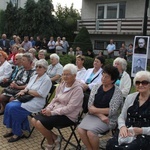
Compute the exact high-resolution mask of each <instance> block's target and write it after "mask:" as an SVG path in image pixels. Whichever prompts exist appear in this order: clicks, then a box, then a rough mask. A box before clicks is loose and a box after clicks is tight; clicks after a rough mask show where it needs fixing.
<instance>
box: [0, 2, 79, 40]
mask: <svg viewBox="0 0 150 150" xmlns="http://www.w3.org/2000/svg"><path fill="white" fill-rule="evenodd" d="M1 14H2V13H1ZM55 14H56V15H54V7H53V4H52V0H38V2H35V0H27V1H26V3H25V6H24V8H17V7H15V6H13V4H12V3H11V2H10V3H8V5H7V8H6V10H5V11H4V21H3V25H2V22H0V26H3V27H4V28H1V32H2V33H6V34H7V36H8V38H9V37H11V36H12V35H13V34H17V35H19V36H21V37H23V36H25V35H28V36H37V35H40V36H42V37H47V38H49V37H50V36H54V37H56V36H61V37H62V36H65V37H66V38H67V40H69V41H71V42H72V41H73V39H74V31H76V25H77V22H76V21H77V19H80V14H79V12H78V11H77V10H76V9H74V8H73V4H72V6H71V7H70V8H67V7H64V8H62V7H61V6H60V5H58V8H57V11H56V12H55ZM0 19H1V18H0ZM1 20H2V19H1Z"/></svg>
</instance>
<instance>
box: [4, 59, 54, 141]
mask: <svg viewBox="0 0 150 150" xmlns="http://www.w3.org/2000/svg"><path fill="white" fill-rule="evenodd" d="M47 67H48V63H47V61H46V60H44V59H41V60H38V61H37V62H36V73H37V74H35V75H33V76H32V77H31V78H30V81H29V83H28V85H27V86H26V88H25V89H24V90H21V91H20V92H19V93H18V94H17V96H20V95H25V94H29V95H32V96H33V98H32V99H31V100H30V101H27V102H25V103H22V102H20V101H18V100H17V98H16V100H14V101H12V102H9V103H8V104H7V105H6V107H5V111H4V120H3V123H4V125H5V126H6V128H7V132H6V134H5V135H3V136H4V138H7V137H11V138H10V139H8V142H15V141H18V140H20V139H21V138H22V137H23V130H27V131H30V127H29V122H28V115H30V114H31V113H37V112H39V111H41V109H42V108H43V107H44V105H45V99H46V96H47V94H48V93H49V91H50V88H51V86H52V83H51V81H50V78H49V77H48V75H47V74H46V70H47Z"/></svg>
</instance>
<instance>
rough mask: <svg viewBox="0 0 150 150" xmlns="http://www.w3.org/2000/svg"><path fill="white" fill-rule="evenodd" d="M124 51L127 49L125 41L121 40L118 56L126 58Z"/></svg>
mask: <svg viewBox="0 0 150 150" xmlns="http://www.w3.org/2000/svg"><path fill="white" fill-rule="evenodd" d="M126 53H127V49H126V46H125V43H124V42H123V43H122V44H121V47H120V49H119V57H121V58H124V59H126Z"/></svg>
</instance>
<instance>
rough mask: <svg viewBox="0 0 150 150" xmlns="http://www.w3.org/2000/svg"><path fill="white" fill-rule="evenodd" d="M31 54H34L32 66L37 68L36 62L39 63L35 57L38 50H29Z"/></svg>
mask: <svg viewBox="0 0 150 150" xmlns="http://www.w3.org/2000/svg"><path fill="white" fill-rule="evenodd" d="M29 53H31V54H32V57H33V62H32V65H33V67H35V64H36V62H37V61H38V59H37V58H36V57H35V55H36V50H35V49H34V48H30V49H29Z"/></svg>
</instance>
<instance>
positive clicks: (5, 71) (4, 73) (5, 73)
mask: <svg viewBox="0 0 150 150" xmlns="http://www.w3.org/2000/svg"><path fill="white" fill-rule="evenodd" d="M11 73H12V66H11V65H10V63H9V62H8V61H7V60H5V62H4V63H3V64H2V65H1V66H0V82H2V80H3V79H4V78H9V77H10V75H11Z"/></svg>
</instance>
